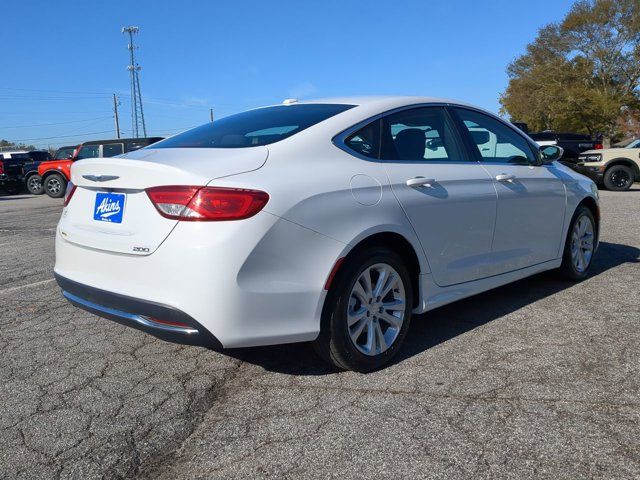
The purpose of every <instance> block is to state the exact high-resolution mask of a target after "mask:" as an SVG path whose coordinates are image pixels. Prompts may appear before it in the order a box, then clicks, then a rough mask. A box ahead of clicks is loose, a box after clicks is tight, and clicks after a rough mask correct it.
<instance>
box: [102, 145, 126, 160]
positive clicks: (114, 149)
mask: <svg viewBox="0 0 640 480" xmlns="http://www.w3.org/2000/svg"><path fill="white" fill-rule="evenodd" d="M123 150H124V145H123V144H122V143H107V144H105V145H103V146H102V156H103V157H115V156H116V155H120V154H121V153H122V152H123Z"/></svg>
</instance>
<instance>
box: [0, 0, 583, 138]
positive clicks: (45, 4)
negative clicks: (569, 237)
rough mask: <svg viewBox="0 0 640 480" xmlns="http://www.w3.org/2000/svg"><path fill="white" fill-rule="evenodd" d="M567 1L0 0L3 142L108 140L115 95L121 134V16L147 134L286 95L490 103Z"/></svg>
mask: <svg viewBox="0 0 640 480" xmlns="http://www.w3.org/2000/svg"><path fill="white" fill-rule="evenodd" d="M571 3H572V2H571V1H569V0H537V1H535V2H533V1H513V0H496V1H489V0H487V1H486V2H481V1H477V0H448V1H442V2H436V1H427V0H423V1H419V0H395V1H384V2H383V1H375V0H370V1H350V0H341V1H334V0H324V1H308V2H304V1H301V0H299V1H278V0H272V1H254V0H246V1H242V2H233V1H200V2H196V1H190V0H181V1H162V0H157V1H140V0H136V1H124V0H108V1H91V0H85V1H70V0H67V1H65V0H59V1H56V2H52V1H40V2H35V1H19V0H7V2H4V3H3V7H2V13H3V18H4V21H3V22H2V28H1V29H0V54H1V58H2V64H3V68H2V75H0V138H5V139H9V140H25V141H27V142H28V143H34V144H36V145H38V146H45V147H46V146H47V145H52V146H58V145H61V144H73V143H78V142H79V141H82V140H87V139H91V138H110V137H113V136H114V134H113V118H112V103H111V102H112V100H111V94H112V93H114V92H115V93H120V94H122V95H121V102H122V105H121V107H120V117H121V128H122V129H123V130H124V133H125V134H127V133H130V132H127V130H130V128H131V126H130V123H131V122H130V102H129V97H128V92H129V77H128V72H127V70H126V65H127V63H128V51H127V38H125V36H124V35H122V33H121V32H120V29H121V27H123V26H126V25H138V26H139V27H140V33H139V35H138V37H137V39H136V41H137V43H138V45H139V46H140V48H139V50H137V52H136V53H137V55H138V60H139V63H140V64H141V65H142V67H143V70H142V71H141V76H140V82H141V86H142V93H143V98H144V107H145V117H146V119H147V127H148V131H149V133H150V134H152V135H169V134H172V133H175V132H176V131H177V130H179V129H184V128H187V127H191V126H195V125H198V124H201V123H204V122H206V121H208V118H209V108H210V107H212V108H214V111H215V115H216V117H221V116H225V115H229V114H231V113H235V112H238V111H241V110H244V109H247V108H251V107H257V106H260V105H265V104H271V103H279V102H281V101H282V100H283V99H285V98H288V97H298V98H318V97H327V96H343V95H375V94H403V95H404V94H408V95H426V96H442V97H449V98H456V99H460V100H465V101H468V102H470V103H474V104H476V105H479V106H482V107H484V108H487V109H489V110H492V111H494V112H495V111H497V110H498V108H499V103H498V97H499V94H500V93H501V92H502V91H503V90H504V88H505V87H506V85H507V76H506V74H505V67H506V65H507V63H508V62H509V61H511V60H512V59H513V58H515V57H516V56H517V55H519V54H520V53H522V52H523V51H524V48H525V46H526V44H527V43H528V42H529V41H531V40H532V39H533V38H534V37H535V35H536V33H537V31H538V29H539V28H540V27H542V26H543V25H545V24H546V23H549V22H552V21H558V20H560V19H562V17H563V16H564V14H565V13H566V12H567V11H568V10H569V8H570V5H571ZM54 124H55V125H54ZM72 135H73V136H72ZM48 137H58V138H48ZM59 137H62V138H59Z"/></svg>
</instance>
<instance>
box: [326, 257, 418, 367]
mask: <svg viewBox="0 0 640 480" xmlns="http://www.w3.org/2000/svg"><path fill="white" fill-rule="evenodd" d="M382 271H386V274H385V279H389V278H392V277H393V278H395V279H396V280H395V281H394V282H393V283H391V284H390V285H391V286H392V288H391V289H390V290H389V291H388V293H386V294H385V295H382V298H381V297H380V296H378V297H374V296H373V293H374V292H375V290H376V286H377V285H378V284H377V282H378V281H379V280H380V278H381V275H382V273H381V272H382ZM367 276H368V278H370V279H371V282H370V283H371V284H372V288H371V289H369V290H368V291H369V292H371V295H369V296H367V297H366V298H367V299H368V300H371V302H372V303H371V302H368V301H366V300H365V296H364V295H365V292H366V291H367V289H366V288H363V285H364V283H363V280H364V278H366V277H367ZM383 284H384V285H385V289H386V288H388V287H389V284H387V283H386V282H383ZM402 298H404V304H402V303H399V302H400V300H401V299H402ZM361 299H362V300H365V301H362V300H361ZM385 300H386V301H385ZM394 303H395V305H394ZM400 305H402V306H403V307H404V308H403V310H400V309H399V308H398V307H399V306H400ZM385 306H388V307H393V308H389V309H386V308H385ZM412 306H413V290H412V285H411V277H410V275H409V272H408V270H407V268H406V266H405V265H404V262H403V260H402V258H400V256H399V255H397V254H396V253H394V252H393V251H391V250H388V249H386V248H383V247H374V248H367V249H364V250H362V251H360V252H356V253H355V254H354V255H353V256H349V257H347V259H346V260H345V262H344V263H343V264H342V266H341V267H340V270H339V271H338V273H337V275H336V277H335V278H334V280H333V282H332V285H331V288H330V290H329V293H328V294H327V298H326V300H325V305H324V308H323V312H322V321H321V328H320V335H319V336H318V338H317V339H316V340H315V342H314V348H315V350H316V352H318V354H319V355H320V356H321V357H322V358H323V359H324V360H326V361H327V362H329V363H331V364H333V365H334V366H336V367H338V368H339V369H342V370H354V371H357V372H369V371H371V370H375V369H377V368H380V367H381V366H383V365H384V364H386V363H387V362H389V361H390V360H391V359H392V358H393V357H394V356H395V354H396V353H397V352H398V349H399V348H400V346H401V345H402V342H403V341H404V337H405V336H406V333H407V329H408V328H409V324H410V323H411V310H412ZM349 312H351V313H352V314H354V315H352V316H351V317H349V315H348V313H349ZM356 317H357V318H356ZM393 317H395V320H393V321H392V322H391V321H390V319H391V318H393ZM349 318H351V319H352V325H351V326H349ZM353 320H355V321H353ZM398 320H399V321H398ZM369 327H371V328H369ZM370 330H371V335H370V334H369V331H370ZM358 332H359V333H358ZM352 336H353V337H354V339H355V340H352ZM372 340H373V341H372ZM367 350H368V351H367Z"/></svg>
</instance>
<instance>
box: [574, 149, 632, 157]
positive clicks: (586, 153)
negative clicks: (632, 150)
mask: <svg viewBox="0 0 640 480" xmlns="http://www.w3.org/2000/svg"><path fill="white" fill-rule="evenodd" d="M620 150H627V149H626V148H601V149H599V150H586V151H584V152H581V153H580V155H594V154H596V153H609V152H614V151H617V152H619V151H620Z"/></svg>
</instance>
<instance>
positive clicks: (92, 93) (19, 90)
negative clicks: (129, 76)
mask: <svg viewBox="0 0 640 480" xmlns="http://www.w3.org/2000/svg"><path fill="white" fill-rule="evenodd" d="M0 90H11V91H17V92H48V93H77V94H80V95H108V94H107V93H106V92H78V91H69V90H48V89H47V90H43V89H36V88H14V87H0Z"/></svg>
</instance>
